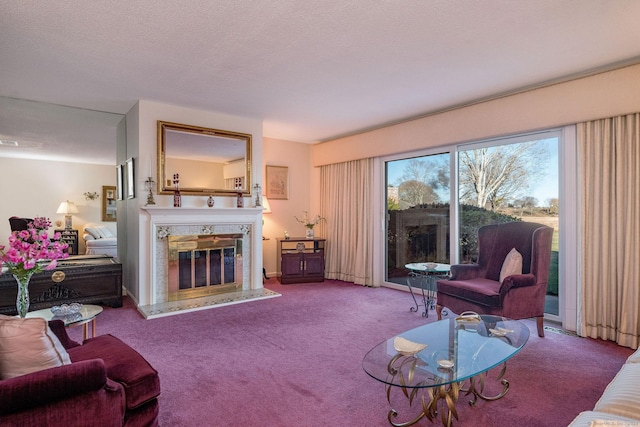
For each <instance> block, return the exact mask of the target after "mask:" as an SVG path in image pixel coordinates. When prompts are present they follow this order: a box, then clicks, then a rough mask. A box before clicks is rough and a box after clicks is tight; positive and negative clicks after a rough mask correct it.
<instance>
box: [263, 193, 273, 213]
mask: <svg viewBox="0 0 640 427" xmlns="http://www.w3.org/2000/svg"><path fill="white" fill-rule="evenodd" d="M262 213H263V214H270V213H271V205H269V199H267V196H262Z"/></svg>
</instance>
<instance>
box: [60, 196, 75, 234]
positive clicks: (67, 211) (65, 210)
mask: <svg viewBox="0 0 640 427" xmlns="http://www.w3.org/2000/svg"><path fill="white" fill-rule="evenodd" d="M56 213H59V214H64V229H65V230H71V214H75V213H78V208H77V207H76V204H75V203H73V202H70V201H68V200H67V201H66V202H62V203H60V206H59V207H58V210H57V211H56Z"/></svg>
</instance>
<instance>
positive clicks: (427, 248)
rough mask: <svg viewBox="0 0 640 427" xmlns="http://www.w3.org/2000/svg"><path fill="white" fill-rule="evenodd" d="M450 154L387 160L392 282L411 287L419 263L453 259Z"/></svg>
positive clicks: (389, 276) (388, 271) (388, 249)
mask: <svg viewBox="0 0 640 427" xmlns="http://www.w3.org/2000/svg"><path fill="white" fill-rule="evenodd" d="M449 164H450V154H449V153H443V154H433V155H425V156H419V157H413V158H407V159H399V160H394V161H388V162H386V165H385V169H386V213H387V217H386V232H387V247H386V254H387V263H386V280H387V281H388V282H391V283H398V284H403V285H404V284H406V280H407V277H408V273H409V270H407V269H406V268H405V265H406V264H409V263H413V262H439V263H445V264H449V260H450V256H449V253H450V244H449V242H450V233H449V230H450V211H449V205H450V204H449V199H450V183H449V177H450V173H449Z"/></svg>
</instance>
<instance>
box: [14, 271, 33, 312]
mask: <svg viewBox="0 0 640 427" xmlns="http://www.w3.org/2000/svg"><path fill="white" fill-rule="evenodd" d="M31 276H32V274H24V275H15V274H14V275H13V277H14V278H15V279H16V282H18V296H17V298H16V309H17V310H18V315H19V316H20V317H22V318H24V317H26V316H27V312H28V311H29V281H30V280H31Z"/></svg>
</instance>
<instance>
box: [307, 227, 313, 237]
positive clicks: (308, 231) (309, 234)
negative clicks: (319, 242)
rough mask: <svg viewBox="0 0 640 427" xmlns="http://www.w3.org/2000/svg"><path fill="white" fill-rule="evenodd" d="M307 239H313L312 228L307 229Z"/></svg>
mask: <svg viewBox="0 0 640 427" xmlns="http://www.w3.org/2000/svg"><path fill="white" fill-rule="evenodd" d="M307 239H313V228H309V227H307Z"/></svg>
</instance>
